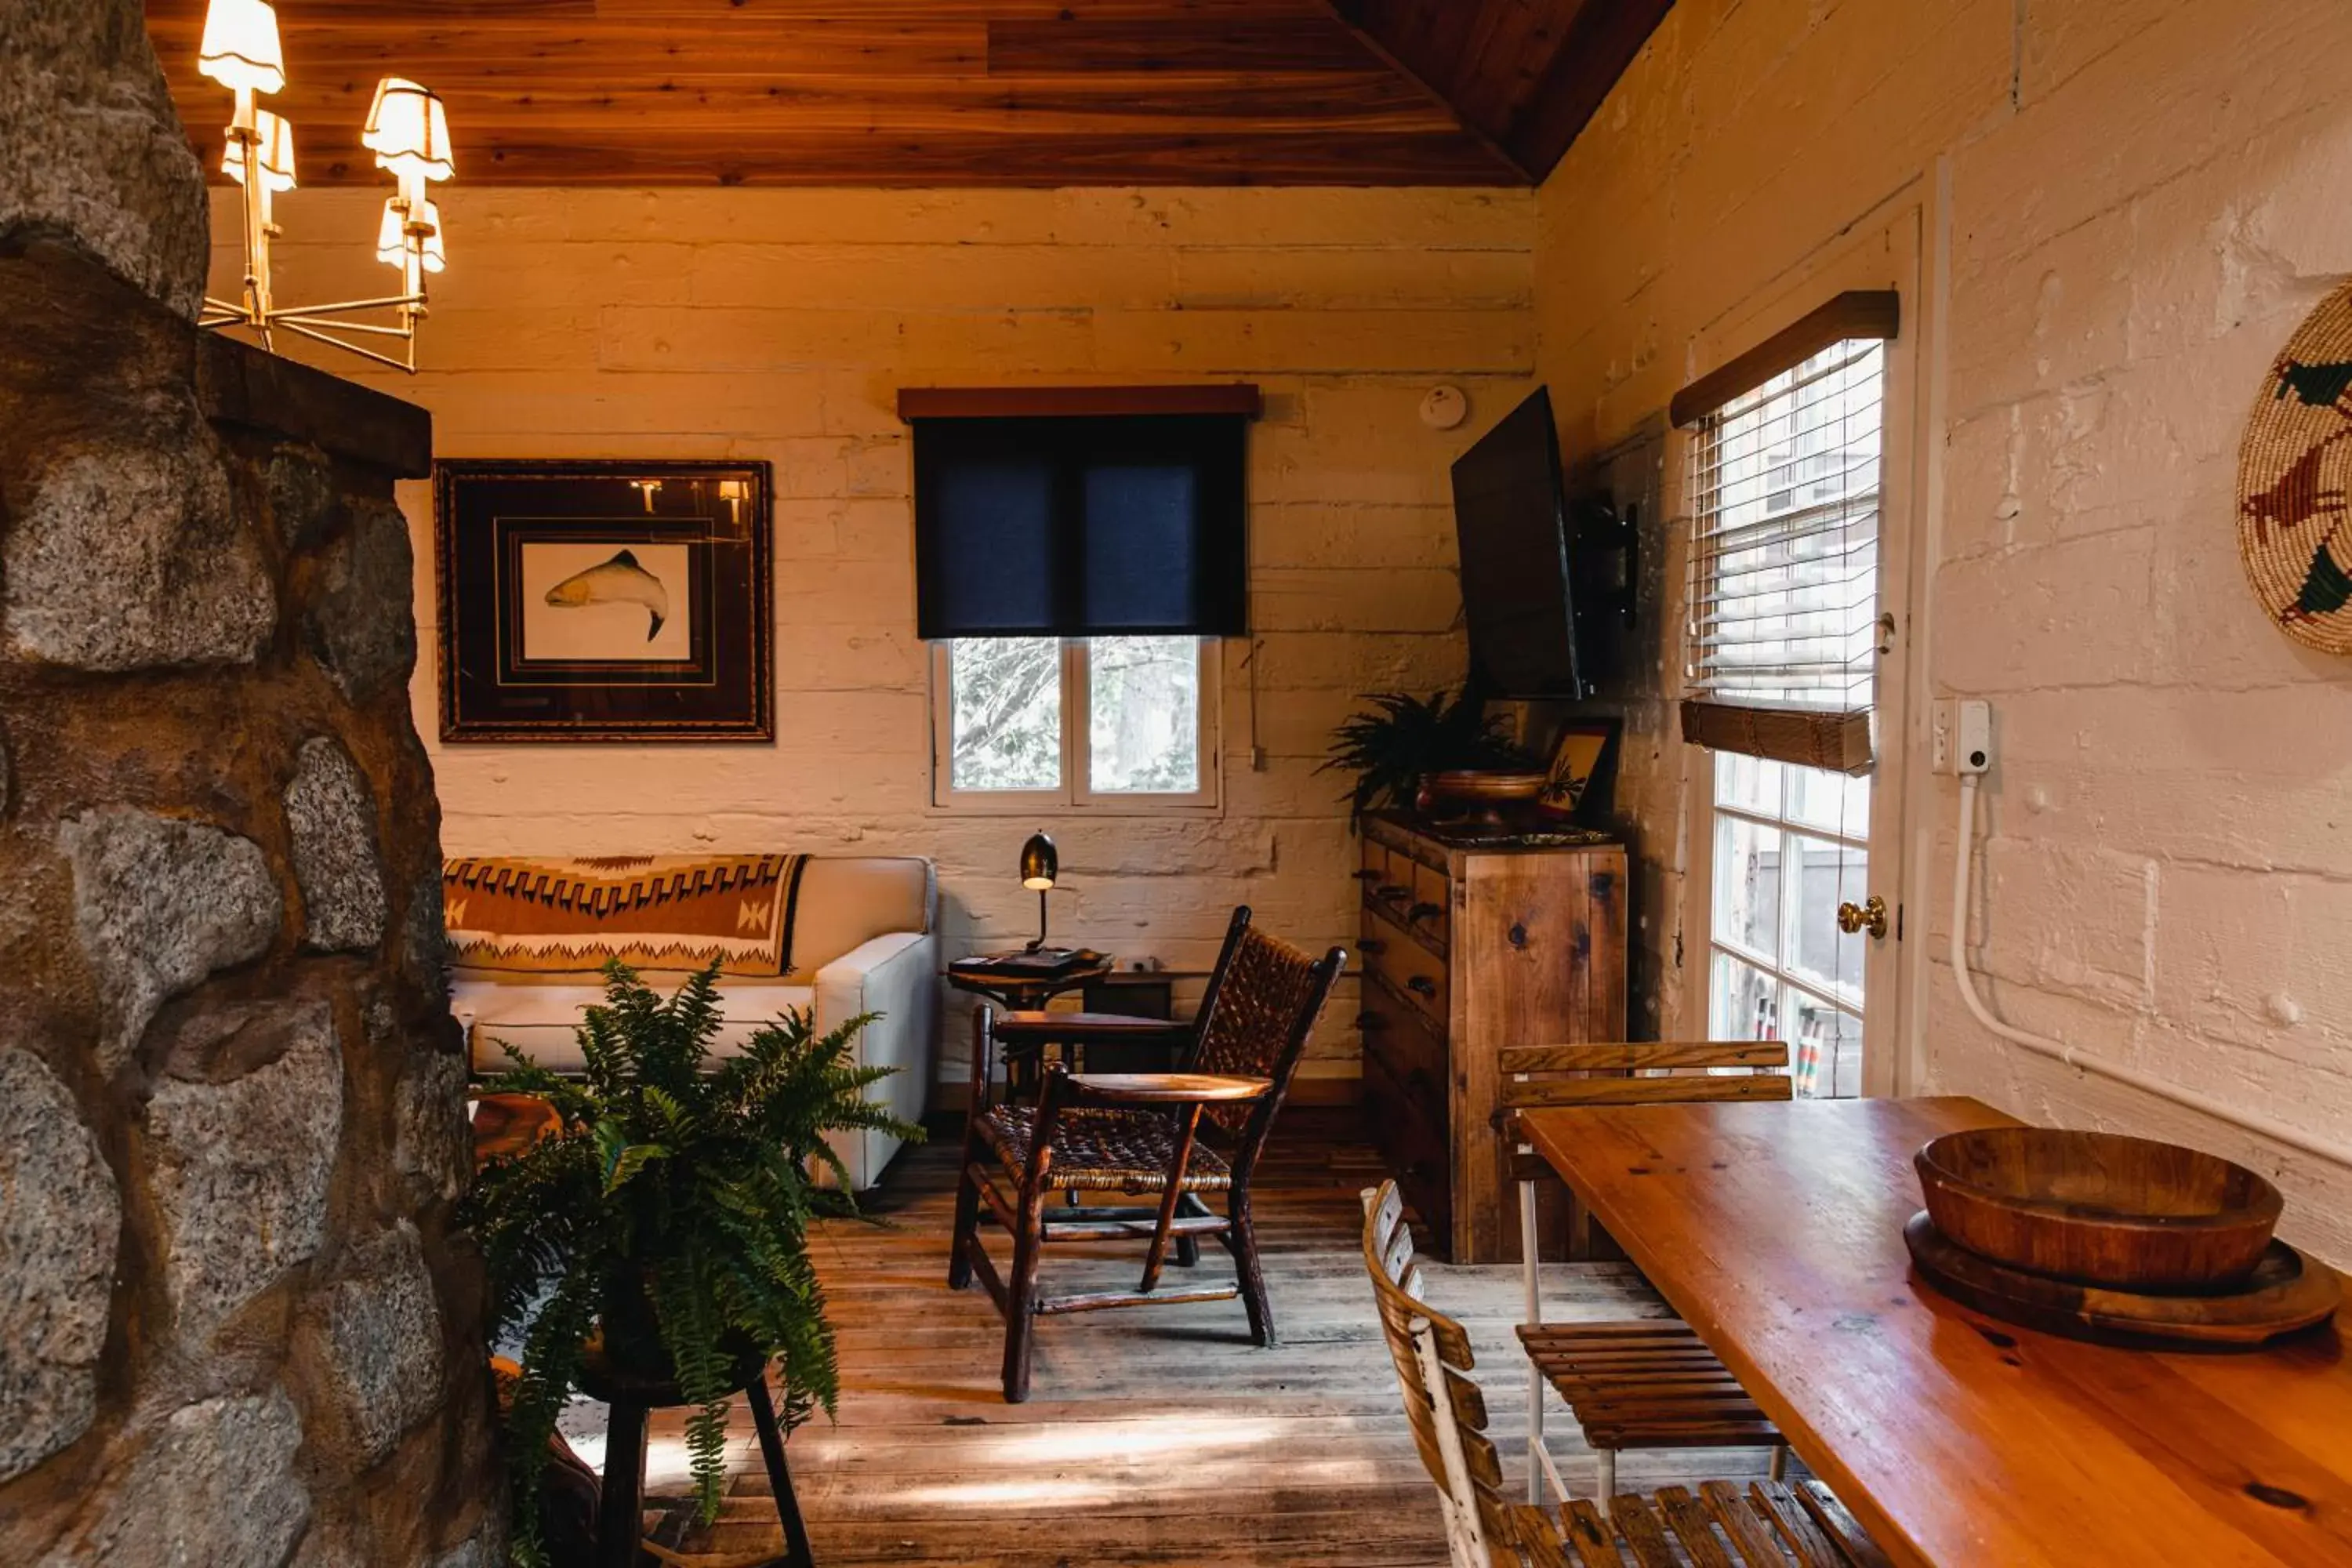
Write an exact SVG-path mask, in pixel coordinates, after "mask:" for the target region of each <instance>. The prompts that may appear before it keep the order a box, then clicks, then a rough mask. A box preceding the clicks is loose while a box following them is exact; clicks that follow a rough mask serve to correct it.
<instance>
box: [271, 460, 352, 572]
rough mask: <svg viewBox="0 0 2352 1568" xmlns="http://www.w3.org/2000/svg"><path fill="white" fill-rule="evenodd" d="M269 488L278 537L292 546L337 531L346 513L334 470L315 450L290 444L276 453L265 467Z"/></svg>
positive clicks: (289, 546)
mask: <svg viewBox="0 0 2352 1568" xmlns="http://www.w3.org/2000/svg"><path fill="white" fill-rule="evenodd" d="M262 483H263V485H264V487H265V488H266V489H268V492H269V515H270V517H271V519H272V520H273V521H276V523H277V524H278V538H279V539H280V540H282V541H283V542H285V544H286V547H287V548H288V549H289V550H299V549H303V548H305V547H307V546H309V545H311V544H315V543H317V542H319V541H320V540H321V539H323V538H325V537H326V536H327V535H328V534H329V533H331V532H332V531H334V528H335V524H336V523H337V522H338V521H341V518H342V515H343V498H342V494H341V491H340V490H338V489H336V488H335V474H334V470H333V469H332V468H329V467H328V466H327V463H326V459H324V458H320V456H319V455H318V454H317V453H316V452H311V451H306V450H304V449H303V448H301V447H286V448H284V449H283V450H281V451H279V452H278V453H276V454H275V455H273V456H272V457H271V458H270V459H269V461H268V464H267V465H266V466H265V467H264V468H263V469H262Z"/></svg>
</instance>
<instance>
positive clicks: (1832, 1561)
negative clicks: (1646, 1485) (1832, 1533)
mask: <svg viewBox="0 0 2352 1568" xmlns="http://www.w3.org/2000/svg"><path fill="white" fill-rule="evenodd" d="M1728 1485H1729V1483H1727V1482H1724V1481H1709V1482H1707V1483H1706V1485H1705V1486H1703V1487H1701V1488H1700V1489H1699V1490H1700V1491H1702V1492H1705V1493H1706V1495H1707V1497H1708V1498H1709V1499H1710V1500H1711V1499H1713V1497H1714V1496H1715V1493H1714V1491H1713V1489H1714V1488H1717V1487H1728ZM1748 1498H1749V1500H1751V1501H1753V1502H1754V1503H1755V1504H1756V1506H1757V1507H1758V1508H1759V1509H1761V1510H1763V1511H1764V1514H1765V1517H1766V1518H1768V1519H1769V1520H1770V1521H1772V1529H1773V1530H1774V1531H1775V1532H1777V1533H1778V1534H1779V1536H1780V1543H1781V1544H1782V1545H1784V1546H1786V1547H1787V1548H1788V1549H1789V1551H1790V1553H1791V1554H1792V1555H1793V1556H1795V1558H1796V1559H1797V1561H1798V1562H1799V1563H1802V1564H1803V1565H1804V1568H1844V1563H1845V1556H1844V1554H1843V1552H1839V1551H1838V1549H1837V1546H1836V1544H1835V1543H1834V1542H1832V1541H1831V1540H1830V1538H1829V1537H1828V1536H1827V1535H1826V1534H1824V1533H1823V1532H1822V1527H1821V1526H1820V1525H1818V1524H1815V1523H1814V1522H1813V1517H1812V1515H1811V1514H1809V1513H1807V1512H1806V1511H1805V1508H1804V1505H1803V1504H1802V1503H1801V1502H1799V1501H1798V1500H1797V1499H1796V1496H1795V1494H1794V1493H1793V1492H1791V1491H1790V1489H1789V1485H1788V1483H1787V1482H1786V1481H1751V1482H1749V1483H1748Z"/></svg>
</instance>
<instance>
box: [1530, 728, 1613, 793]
mask: <svg viewBox="0 0 2352 1568" xmlns="http://www.w3.org/2000/svg"><path fill="white" fill-rule="evenodd" d="M1621 723H1622V721H1620V720H1616V719H1570V721H1568V722H1567V723H1566V724H1565V725H1564V726H1562V728H1561V730H1560V732H1559V740H1558V741H1557V742H1554V743H1553V746H1552V753H1551V766H1550V767H1549V769H1547V770H1546V771H1545V775H1544V787H1543V793H1542V795H1539V796H1538V797H1537V799H1538V803H1539V804H1540V805H1542V806H1543V808H1544V809H1545V810H1546V811H1548V812H1550V813H1552V814H1553V815H1554V816H1584V815H1586V814H1587V812H1588V810H1590V811H1593V812H1598V811H1601V810H1604V809H1606V807H1607V805H1608V795H1609V782H1610V781H1609V777H1608V773H1607V770H1608V768H1609V765H1610V763H1612V761H1614V760H1615V755H1614V754H1615V751H1616V746H1617V731H1618V729H1619V727H1620V725H1621Z"/></svg>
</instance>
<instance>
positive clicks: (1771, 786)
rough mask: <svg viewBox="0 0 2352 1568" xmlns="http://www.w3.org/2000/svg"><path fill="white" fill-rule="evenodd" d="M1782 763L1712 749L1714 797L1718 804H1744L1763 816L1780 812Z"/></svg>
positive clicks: (1775, 814) (1776, 814) (1777, 814)
mask: <svg viewBox="0 0 2352 1568" xmlns="http://www.w3.org/2000/svg"><path fill="white" fill-rule="evenodd" d="M1782 767H1783V764H1781V763H1768V762H1766V761H1765V760H1764V759H1763V758H1761V757H1749V756H1743V755H1741V754H1740V753H1739V752H1716V753H1715V798H1716V801H1717V804H1718V805H1737V806H1743V807H1745V808H1746V809H1748V810H1749V811H1753V812H1759V813H1761V814H1762V815H1764V816H1780V773H1781V771H1782Z"/></svg>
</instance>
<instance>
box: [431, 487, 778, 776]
mask: <svg viewBox="0 0 2352 1568" xmlns="http://www.w3.org/2000/svg"><path fill="white" fill-rule="evenodd" d="M433 513H434V532H435V542H436V552H437V554H438V557H439V578H440V583H439V587H440V608H441V615H440V620H441V648H440V652H441V738H442V739H443V740H444V741H452V742H464V741H504V742H512V741H772V740H774V739H775V734H776V731H775V710H774V701H775V698H774V689H773V688H774V680H773V673H774V672H773V668H772V666H773V661H774V657H775V656H774V641H773V630H772V628H773V621H772V610H771V589H770V578H769V564H768V554H769V535H770V527H769V484H768V465H767V464H765V463H740V462H660V463H646V462H627V461H621V462H593V461H571V462H535V461H495V462H494V461H477V460H473V459H466V460H461V461H456V462H446V463H440V464H436V466H435V468H434V481H433Z"/></svg>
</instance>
